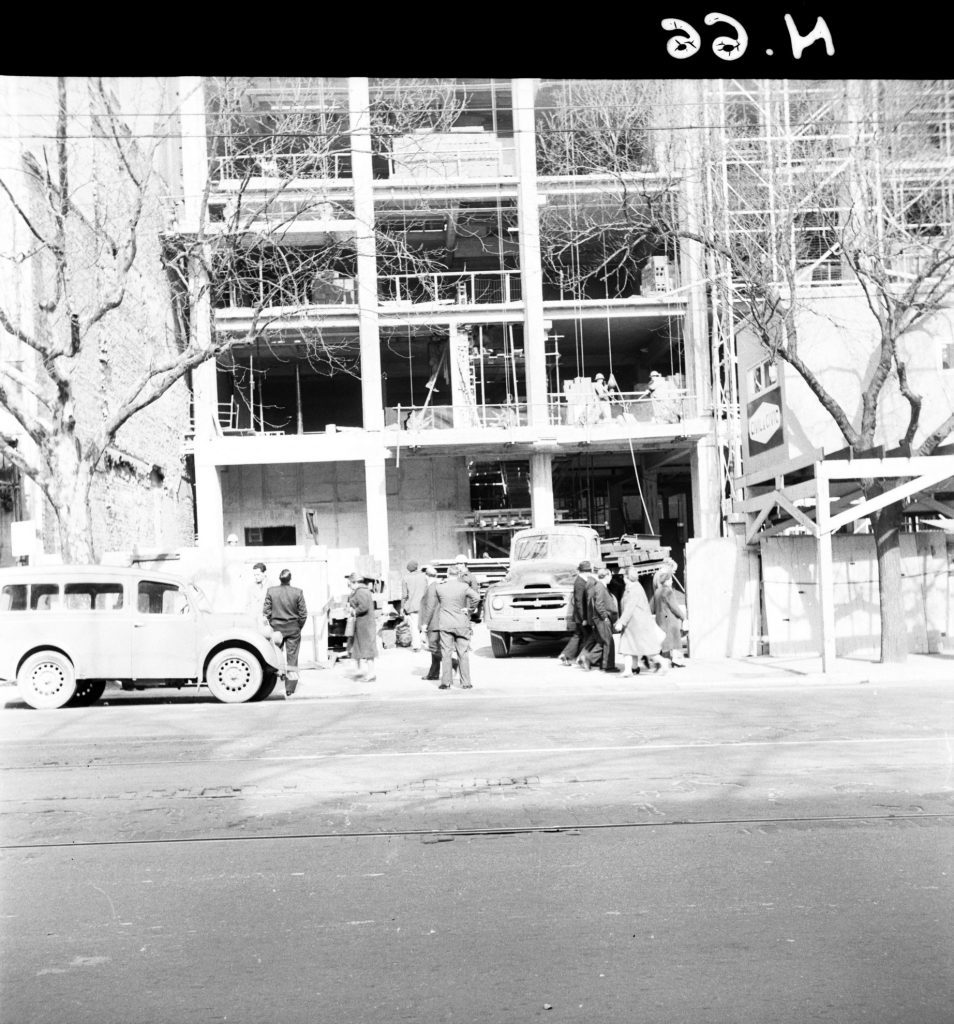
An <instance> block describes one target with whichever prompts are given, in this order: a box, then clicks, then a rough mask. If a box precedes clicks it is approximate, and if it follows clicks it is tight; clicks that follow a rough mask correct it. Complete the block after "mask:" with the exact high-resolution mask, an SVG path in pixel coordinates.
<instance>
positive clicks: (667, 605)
mask: <svg viewBox="0 0 954 1024" xmlns="http://www.w3.org/2000/svg"><path fill="white" fill-rule="evenodd" d="M672 579H673V577H672V569H670V568H665V569H660V570H659V571H658V572H656V574H655V576H654V577H653V582H654V584H655V591H654V593H653V604H652V609H653V614H654V615H655V617H656V625H657V626H659V628H660V629H661V630H662V631H663V633H664V634H665V635H664V637H663V641H662V653H663V654H664V655H668V657H669V659H670V661H671V662H672V665H673V668H685V667H686V666H685V662H684V661H683V660H682V629H683V625H684V623H685V620H686V617H687V616H686V603H685V601H683V599H682V598H681V597H680V596H679V595H678V594H677V593H676V592H675V590H674V589H673V585H672Z"/></svg>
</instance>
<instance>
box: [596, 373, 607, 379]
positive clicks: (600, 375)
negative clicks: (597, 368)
mask: <svg viewBox="0 0 954 1024" xmlns="http://www.w3.org/2000/svg"><path fill="white" fill-rule="evenodd" d="M595 379H596V380H605V379H606V378H605V377H604V376H603V374H602V373H598V374H597V375H596V377H595Z"/></svg>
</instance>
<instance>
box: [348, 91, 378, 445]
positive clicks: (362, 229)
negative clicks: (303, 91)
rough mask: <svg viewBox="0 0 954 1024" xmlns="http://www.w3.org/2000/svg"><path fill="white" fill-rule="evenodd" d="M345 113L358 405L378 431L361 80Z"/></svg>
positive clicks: (370, 196)
mask: <svg viewBox="0 0 954 1024" xmlns="http://www.w3.org/2000/svg"><path fill="white" fill-rule="evenodd" d="M348 108H349V110H350V111H351V180H352V185H353V187H354V219H355V222H356V235H355V247H356V250H357V270H358V336H359V338H360V342H361V407H362V411H363V417H364V419H363V422H364V429H365V430H383V429H384V402H383V399H382V395H381V340H380V337H379V335H378V265H377V256H376V247H375V239H374V190H373V181H374V176H373V174H372V170H371V113H370V99H369V96H368V80H367V78H349V79H348Z"/></svg>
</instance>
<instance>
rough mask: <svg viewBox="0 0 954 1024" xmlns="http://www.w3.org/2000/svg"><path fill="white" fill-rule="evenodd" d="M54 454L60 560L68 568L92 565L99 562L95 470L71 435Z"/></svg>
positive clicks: (52, 493)
mask: <svg viewBox="0 0 954 1024" xmlns="http://www.w3.org/2000/svg"><path fill="white" fill-rule="evenodd" d="M51 454H52V458H51V459H50V470H51V476H52V481H51V484H50V487H49V493H48V497H49V500H50V503H51V505H52V506H53V514H54V515H55V516H56V528H57V534H58V536H59V542H60V552H59V553H60V557H61V558H62V559H63V561H64V563H66V564H67V565H90V564H92V563H93V562H95V561H96V553H95V550H94V548H93V524H92V520H91V518H90V513H89V489H90V484H91V483H92V478H93V476H92V471H91V470H90V468H89V466H88V464H87V462H86V460H84V459H83V458H82V456H81V454H80V451H79V446H78V445H77V444H76V442H75V441H74V439H73V438H72V437H70V436H69V435H67V436H65V437H63V438H61V439H58V440H57V442H56V444H55V447H54V449H53V452H52V453H51Z"/></svg>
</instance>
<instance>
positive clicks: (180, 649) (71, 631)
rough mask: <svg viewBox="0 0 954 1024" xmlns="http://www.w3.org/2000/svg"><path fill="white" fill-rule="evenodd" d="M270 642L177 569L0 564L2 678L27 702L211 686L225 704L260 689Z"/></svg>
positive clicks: (269, 669)
mask: <svg viewBox="0 0 954 1024" xmlns="http://www.w3.org/2000/svg"><path fill="white" fill-rule="evenodd" d="M279 672H280V662H279V655H278V651H277V649H276V647H275V646H274V645H273V643H272V642H271V639H270V638H269V637H268V636H265V635H263V633H262V630H261V628H259V627H257V626H256V625H255V624H254V623H253V622H252V621H251V616H249V615H247V614H243V613H217V612H214V611H212V609H211V607H210V605H209V602H208V600H207V599H206V597H205V595H204V594H203V593H202V591H201V590H200V589H199V588H198V587H196V586H195V585H194V584H192V583H189V582H186V581H185V580H182V579H179V578H177V577H175V576H168V575H165V574H163V573H154V572H152V571H151V570H148V569H143V568H138V567H132V568H126V567H123V566H108V565H82V566H75V565H60V566H30V567H20V568H14V569H0V678H2V679H15V680H16V683H17V687H18V689H19V692H20V695H21V696H22V698H23V700H25V701H26V703H27V704H29V705H30V706H31V707H33V708H60V707H63V706H64V705H66V704H73V705H76V704H92V703H94V702H95V701H97V700H99V698H100V697H101V696H102V695H103V691H104V690H105V688H106V685H107V683H108V682H109V681H110V680H118V681H120V682H121V683H122V684H123V687H124V688H125V689H140V688H145V687H151V686H188V685H193V686H195V685H201V684H202V683H203V682H204V683H205V684H206V685H207V686H208V687H209V690H210V691H211V692H212V694H213V696H214V697H216V698H217V699H218V700H220V701H223V702H224V703H227V704H238V703H242V702H244V701H248V700H253V699H261V698H264V697H267V696H268V695H269V694H270V693H271V692H272V690H273V689H274V688H275V685H276V683H277V682H278V679H279Z"/></svg>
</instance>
